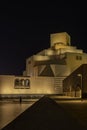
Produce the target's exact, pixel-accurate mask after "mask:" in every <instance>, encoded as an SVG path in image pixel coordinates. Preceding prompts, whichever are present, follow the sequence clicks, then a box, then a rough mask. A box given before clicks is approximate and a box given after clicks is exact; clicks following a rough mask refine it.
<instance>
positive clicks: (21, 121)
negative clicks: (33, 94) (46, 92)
mask: <svg viewBox="0 0 87 130" xmlns="http://www.w3.org/2000/svg"><path fill="white" fill-rule="evenodd" d="M86 129H87V128H84V127H83V126H82V125H81V124H79V122H78V121H77V120H76V119H75V118H73V117H72V116H71V115H69V113H68V112H67V111H66V110H65V109H64V108H63V107H61V106H60V105H59V104H58V103H56V102H55V101H54V100H53V99H50V98H48V97H43V98H41V99H40V100H39V101H37V102H36V103H34V104H33V105H32V106H31V107H30V108H28V109H27V110H26V111H25V112H23V113H22V114H21V115H20V116H18V117H17V118H16V119H15V120H14V121H12V122H11V123H10V124H9V125H7V126H6V127H4V128H3V129H2V130H86Z"/></svg>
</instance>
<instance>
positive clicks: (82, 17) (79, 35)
mask: <svg viewBox="0 0 87 130" xmlns="http://www.w3.org/2000/svg"><path fill="white" fill-rule="evenodd" d="M86 17H87V16H86V8H85V7H84V6H83V5H82V6H81V5H80V6H79V5H78V6H73V4H68V5H67V4H58V3H57V2H55V3H54V2H50V3H42V2H40V3H33V2H32V3H30V4H29V3H28V2H27V3H26V2H23V3H5V4H3V5H1V11H0V74H15V75H21V74H22V71H23V70H24V69H25V65H26V64H25V63H26V58H28V57H30V56H31V55H33V54H36V53H37V52H39V51H41V50H43V49H45V48H49V45H50V41H49V40H50V39H49V35H50V33H56V32H63V31H64V32H67V33H69V34H70V35H71V42H72V45H74V46H77V48H82V49H83V50H84V52H87V50H86V43H87V38H86V37H87V35H86V34H87V33H86V32H87V31H86Z"/></svg>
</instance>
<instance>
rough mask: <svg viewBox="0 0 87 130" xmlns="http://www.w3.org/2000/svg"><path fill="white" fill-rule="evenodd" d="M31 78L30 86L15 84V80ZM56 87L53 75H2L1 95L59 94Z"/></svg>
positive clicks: (0, 82) (0, 81) (0, 80)
mask: <svg viewBox="0 0 87 130" xmlns="http://www.w3.org/2000/svg"><path fill="white" fill-rule="evenodd" d="M16 79H19V80H26V79H29V81H30V84H29V88H28V87H26V86H15V80H16ZM58 93H60V92H58V90H55V87H54V78H51V77H32V78H29V77H17V76H9V75H8V76H6V75H1V76H0V95H5V94H6V95H12V94H13V95H18V94H25V95H26V94H58Z"/></svg>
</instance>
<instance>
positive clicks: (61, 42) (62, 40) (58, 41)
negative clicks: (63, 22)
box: [50, 32, 70, 47]
mask: <svg viewBox="0 0 87 130" xmlns="http://www.w3.org/2000/svg"><path fill="white" fill-rule="evenodd" d="M50 44H51V47H53V46H55V45H56V46H67V45H70V36H69V34H68V33H66V32H61V33H54V34H50Z"/></svg>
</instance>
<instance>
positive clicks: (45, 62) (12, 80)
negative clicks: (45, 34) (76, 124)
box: [0, 32, 87, 97]
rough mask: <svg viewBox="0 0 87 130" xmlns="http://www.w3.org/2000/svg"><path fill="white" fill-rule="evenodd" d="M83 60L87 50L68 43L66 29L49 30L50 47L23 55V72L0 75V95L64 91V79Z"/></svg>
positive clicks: (86, 60)
mask: <svg viewBox="0 0 87 130" xmlns="http://www.w3.org/2000/svg"><path fill="white" fill-rule="evenodd" d="M82 64H87V54H86V53H84V52H83V50H81V49H77V48H76V47H75V46H71V38H70V36H69V35H68V34H67V33H66V32H62V33H55V34H51V35H50V47H49V48H48V49H45V50H42V51H41V52H39V53H37V54H36V55H33V56H31V57H29V58H27V59H26V68H25V71H24V72H23V76H20V77H19V76H10V75H8V76H6V75H1V76H0V95H1V96H3V95H4V96H5V95H14V96H15V95H16V96H17V95H22V96H23V95H25V96H26V95H27V96H29V95H44V94H58V95H64V94H65V91H64V86H63V83H64V82H63V81H64V80H65V79H66V78H67V77H69V75H71V74H72V73H73V72H74V71H75V70H76V69H77V68H79V67H80V66H81V65H82ZM78 97H80V94H78Z"/></svg>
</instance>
